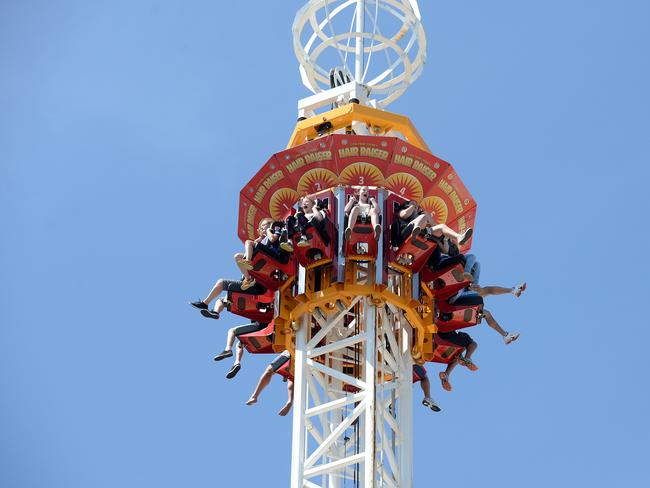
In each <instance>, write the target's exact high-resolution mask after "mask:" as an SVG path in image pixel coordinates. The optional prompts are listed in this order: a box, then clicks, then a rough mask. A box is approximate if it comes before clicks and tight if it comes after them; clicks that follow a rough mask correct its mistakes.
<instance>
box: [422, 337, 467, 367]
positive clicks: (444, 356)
mask: <svg viewBox="0 0 650 488" xmlns="http://www.w3.org/2000/svg"><path fill="white" fill-rule="evenodd" d="M464 349H465V348H464V347H463V346H459V345H458V344H454V343H453V342H449V341H446V340H444V339H443V338H441V337H440V336H439V335H438V334H433V358H431V359H429V361H430V362H432V363H443V364H449V363H451V362H452V361H454V360H455V359H456V358H457V357H458V356H460V355H461V354H462V353H463V350H464Z"/></svg>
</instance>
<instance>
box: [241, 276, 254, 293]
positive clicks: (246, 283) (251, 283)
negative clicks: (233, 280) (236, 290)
mask: <svg viewBox="0 0 650 488" xmlns="http://www.w3.org/2000/svg"><path fill="white" fill-rule="evenodd" d="M255 283H256V281H255V278H252V279H250V280H246V279H244V280H243V281H242V282H241V289H242V291H244V290H248V289H249V288H250V287H251V286H254V285H255Z"/></svg>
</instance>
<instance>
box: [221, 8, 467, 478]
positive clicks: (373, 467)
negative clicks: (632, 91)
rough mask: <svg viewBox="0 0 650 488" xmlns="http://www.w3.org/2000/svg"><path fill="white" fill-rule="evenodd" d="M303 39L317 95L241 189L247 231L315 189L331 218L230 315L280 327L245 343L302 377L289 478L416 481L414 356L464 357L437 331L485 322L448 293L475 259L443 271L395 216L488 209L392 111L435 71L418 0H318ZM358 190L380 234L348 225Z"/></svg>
mask: <svg viewBox="0 0 650 488" xmlns="http://www.w3.org/2000/svg"><path fill="white" fill-rule="evenodd" d="M293 43H294V50H295V53H296V56H297V57H298V60H299V63H300V73H301V77H302V80H303V83H304V85H305V86H306V87H307V88H309V90H311V91H312V92H313V95H311V96H309V97H307V98H304V99H302V100H300V101H299V103H298V116H299V119H298V123H297V125H296V127H295V130H294V131H293V134H292V135H291V138H290V140H289V144H288V146H287V148H286V149H285V150H283V151H281V152H278V153H276V154H274V155H272V156H271V158H270V159H269V160H268V161H267V162H266V163H265V164H264V165H263V166H262V168H261V169H260V171H259V172H258V173H257V174H256V175H255V176H254V177H253V179H252V180H251V181H250V182H249V183H248V184H247V185H246V186H245V187H244V188H243V189H242V191H241V197H240V214H239V224H238V234H239V237H240V238H241V239H242V240H246V239H254V238H255V237H256V235H257V228H258V224H259V222H260V221H261V220H262V219H264V218H271V219H274V220H276V221H284V220H285V219H286V218H287V217H288V216H289V215H292V214H294V213H295V212H296V207H297V205H296V202H299V200H300V199H301V198H302V197H303V196H305V195H309V196H310V198H312V199H313V201H315V202H316V205H317V207H318V208H320V209H322V210H323V211H324V213H325V215H326V216H327V217H326V219H325V221H324V223H323V224H322V225H320V226H312V227H308V228H306V229H304V231H302V234H301V233H300V232H296V233H295V234H293V235H292V233H291V232H290V233H289V238H290V239H292V241H293V247H294V252H293V253H291V254H289V255H287V256H286V259H277V256H271V255H267V254H265V253H263V252H258V253H256V254H255V255H254V257H253V260H252V267H253V269H252V270H251V271H250V273H251V275H252V276H254V277H255V278H256V280H257V281H258V282H259V283H261V284H262V285H264V286H265V287H266V288H267V289H268V290H269V292H268V293H267V294H266V295H264V296H257V297H253V298H250V296H244V295H236V296H231V297H229V298H230V300H229V301H230V307H231V311H232V312H234V313H239V314H240V315H246V316H249V317H250V316H255V317H257V319H259V320H260V321H262V320H264V321H265V322H269V326H268V327H267V328H265V329H264V330H262V331H260V332H256V333H253V334H248V336H244V337H242V338H241V339H242V343H243V344H244V345H245V347H246V348H247V349H248V350H249V351H250V352H273V351H275V352H281V351H285V350H286V351H288V352H289V353H290V354H291V361H290V363H289V365H287V366H286V367H284V368H283V369H282V370H281V371H279V372H280V373H281V374H283V375H284V376H287V377H292V378H293V380H294V385H295V386H294V411H293V435H292V462H291V487H292V488H303V487H308V488H314V487H328V488H343V487H345V486H356V487H382V488H383V487H387V488H410V487H411V486H412V430H413V425H412V407H413V399H412V389H413V385H412V383H413V380H414V374H413V365H414V363H418V364H423V363H424V362H425V361H433V362H440V363H449V362H450V361H453V360H454V359H455V358H456V357H457V355H458V354H460V352H461V351H462V348H459V347H458V346H454V345H453V344H449V343H446V342H445V341H442V340H440V339H437V338H436V332H437V331H438V329H440V330H455V329H458V328H462V327H467V326H469V325H474V324H475V323H476V322H477V321H478V320H479V318H480V309H479V307H465V308H463V309H459V307H455V308H454V307H453V306H450V305H448V304H447V303H446V302H445V301H444V300H443V298H444V297H449V296H450V295H451V294H453V293H456V292H458V291H459V290H460V289H462V288H464V287H466V286H467V285H468V284H469V282H468V281H465V278H464V275H463V270H464V268H463V266H461V265H457V266H455V267H450V268H449V269H444V270H437V271H432V270H431V269H429V268H428V267H426V266H425V264H426V262H427V260H428V259H429V257H430V256H431V254H432V253H433V252H434V251H435V248H436V245H437V244H436V241H435V240H434V239H433V238H432V237H430V236H429V235H428V234H427V233H426V232H422V233H421V234H419V235H415V234H411V233H409V234H408V235H407V236H406V238H405V239H400V236H399V235H398V234H399V231H398V230H397V229H396V225H397V224H396V223H395V222H396V219H397V217H398V213H399V211H400V209H402V208H404V207H405V205H407V204H408V202H409V201H414V202H416V203H417V205H418V208H421V209H423V211H426V212H429V213H431V214H432V215H433V216H434V218H435V220H436V221H437V222H438V223H445V224H446V225H448V226H449V227H450V228H452V229H454V230H455V231H457V232H459V233H462V232H463V231H465V230H466V229H468V228H470V227H473V221H474V216H475V213H476V203H475V201H474V199H473V198H472V197H471V195H470V194H469V192H468V191H467V190H466V188H465V187H464V186H463V184H462V182H461V180H460V178H459V176H458V175H457V173H456V172H455V170H454V168H453V167H452V166H451V165H450V164H449V163H448V162H445V161H443V160H441V159H439V158H437V157H435V156H433V155H432V154H431V153H430V151H429V149H428V147H427V145H426V144H425V142H424V141H423V140H422V138H421V137H420V135H419V134H418V132H417V130H416V129H415V127H414V126H413V125H412V124H411V122H410V120H409V119H408V118H407V117H404V116H402V115H397V114H394V113H390V112H388V111H385V110H384V108H385V107H386V106H387V105H388V104H389V103H391V102H392V101H394V100H395V99H396V98H398V97H399V96H400V95H401V94H402V93H404V91H405V90H406V88H407V87H408V86H409V85H410V83H412V82H413V81H414V80H415V79H416V78H417V77H418V76H419V75H420V73H421V71H422V69H423V66H424V61H425V49H426V39H425V34H424V29H423V27H422V24H421V22H420V12H419V9H418V4H417V1H416V0H365V1H364V0H311V1H309V2H308V3H307V4H306V5H305V6H304V7H303V8H302V9H301V10H300V11H299V12H298V13H297V15H296V18H295V21H294V24H293ZM360 187H362V188H367V191H368V193H369V195H370V197H371V198H372V199H374V201H375V202H376V207H377V208H378V209H379V211H380V213H381V217H380V218H379V228H377V227H376V226H373V225H372V223H371V222H370V219H368V218H366V216H364V215H362V216H360V217H359V219H358V220H356V221H355V222H348V216H347V215H346V206H348V207H349V205H348V203H349V202H350V199H351V198H353V195H354V193H355V191H358V190H359V188H360ZM348 210H349V209H348ZM348 227H349V228H350V230H349V231H347V232H346V229H347V228H348ZM305 243H306V245H305ZM470 245H471V239H470V240H468V241H467V242H466V243H465V244H464V245H463V246H462V247H461V252H466V251H467V250H468V249H469V247H470ZM233 295H235V294H233ZM256 314H257V315H256Z"/></svg>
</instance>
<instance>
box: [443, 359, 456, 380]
mask: <svg viewBox="0 0 650 488" xmlns="http://www.w3.org/2000/svg"><path fill="white" fill-rule="evenodd" d="M457 364H458V361H452V362H451V363H449V364H448V365H447V369H445V374H446V375H447V378H449V375H450V374H451V372H452V371H453V370H454V368H455V367H456V365H457Z"/></svg>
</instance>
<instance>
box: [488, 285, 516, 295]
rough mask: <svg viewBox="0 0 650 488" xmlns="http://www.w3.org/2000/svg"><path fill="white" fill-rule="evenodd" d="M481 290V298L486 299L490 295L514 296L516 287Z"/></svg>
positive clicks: (496, 287) (489, 287) (495, 287)
mask: <svg viewBox="0 0 650 488" xmlns="http://www.w3.org/2000/svg"><path fill="white" fill-rule="evenodd" d="M481 289H482V293H481V296H484V297H486V296H488V295H509V294H511V293H513V294H514V292H515V287H514V286H513V287H512V288H505V287H503V286H482V287H481Z"/></svg>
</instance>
